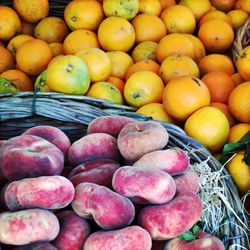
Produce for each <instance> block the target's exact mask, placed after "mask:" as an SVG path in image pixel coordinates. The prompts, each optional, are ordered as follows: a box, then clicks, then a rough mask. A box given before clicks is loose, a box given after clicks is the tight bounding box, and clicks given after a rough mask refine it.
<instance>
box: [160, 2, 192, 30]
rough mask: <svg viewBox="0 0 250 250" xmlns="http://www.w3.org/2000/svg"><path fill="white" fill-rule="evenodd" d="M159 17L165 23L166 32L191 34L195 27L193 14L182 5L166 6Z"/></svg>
mask: <svg viewBox="0 0 250 250" xmlns="http://www.w3.org/2000/svg"><path fill="white" fill-rule="evenodd" d="M180 17H181V18H180ZM161 19H162V20H163V22H164V23H165V25H166V27H167V32H168V33H189V34H192V33H193V32H194V30H195V27H196V21H195V17H194V14H193V13H192V11H191V10H190V9H189V8H187V7H185V6H182V5H173V6H170V7H168V8H166V9H165V10H164V11H163V12H162V13H161Z"/></svg>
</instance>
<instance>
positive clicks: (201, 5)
mask: <svg viewBox="0 0 250 250" xmlns="http://www.w3.org/2000/svg"><path fill="white" fill-rule="evenodd" d="M179 4H180V5H183V6H186V7H188V8H189V9H190V10H191V11H192V13H193V14H194V16H195V19H196V20H197V21H198V20H200V18H201V17H202V16H203V15H205V14H206V13H207V12H209V11H210V10H211V8H212V6H211V3H210V1H209V0H202V1H200V0H181V1H180V2H179Z"/></svg>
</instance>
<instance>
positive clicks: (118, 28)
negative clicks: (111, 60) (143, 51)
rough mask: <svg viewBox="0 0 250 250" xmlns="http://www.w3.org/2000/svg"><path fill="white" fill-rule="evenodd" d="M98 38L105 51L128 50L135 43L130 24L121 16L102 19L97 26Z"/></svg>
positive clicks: (133, 31)
mask: <svg viewBox="0 0 250 250" xmlns="http://www.w3.org/2000/svg"><path fill="white" fill-rule="evenodd" d="M97 35H98V39H99V42H100V45H101V46H102V48H103V49H104V50H106V51H112V50H116V51H117V50H120V51H125V52H127V51H129V50H130V49H131V48H132V46H133V45H134V43H135V30H134V28H133V26H132V24H131V23H130V22H129V21H128V20H126V19H125V18H122V17H116V16H111V17H107V18H106V19H104V20H103V21H102V23H101V24H100V26H99V28H98V33H97Z"/></svg>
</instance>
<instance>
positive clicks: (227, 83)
mask: <svg viewBox="0 0 250 250" xmlns="http://www.w3.org/2000/svg"><path fill="white" fill-rule="evenodd" d="M201 80H202V81H203V82H204V83H205V84H206V85H207V87H208V89H209V91H210V96H211V102H222V103H227V101H228V97H229V95H230V93H231V92H232V91H233V89H234V87H235V85H234V82H233V80H232V79H231V77H230V75H228V74H227V73H225V72H221V71H214V72H209V73H207V74H206V75H204V76H203V77H202V78H201Z"/></svg>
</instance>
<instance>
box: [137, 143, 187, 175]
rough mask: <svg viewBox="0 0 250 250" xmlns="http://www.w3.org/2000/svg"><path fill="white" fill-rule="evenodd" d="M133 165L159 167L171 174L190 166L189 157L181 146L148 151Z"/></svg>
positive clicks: (178, 172)
mask: <svg viewBox="0 0 250 250" xmlns="http://www.w3.org/2000/svg"><path fill="white" fill-rule="evenodd" d="M133 166H134V167H153V168H158V169H161V170H163V171H165V172H167V173H169V174H171V175H176V174H180V173H182V172H184V171H185V170H186V169H187V168H188V167H189V158H188V155H187V154H186V153H185V152H184V151H183V150H181V149H180V148H169V149H165V150H156V151H154V152H150V153H147V154H145V155H143V156H142V157H141V158H140V159H139V160H138V161H136V162H135V163H134V164H133Z"/></svg>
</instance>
